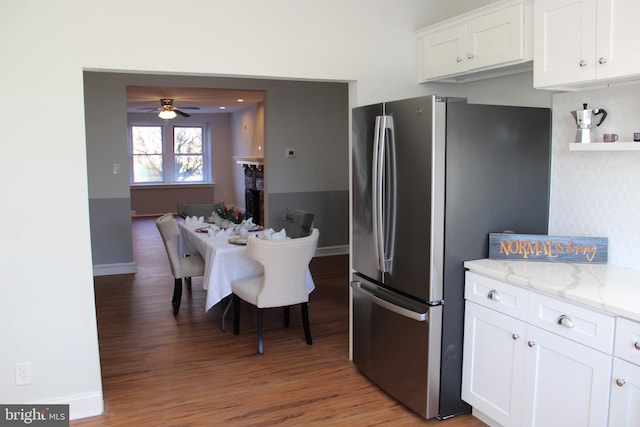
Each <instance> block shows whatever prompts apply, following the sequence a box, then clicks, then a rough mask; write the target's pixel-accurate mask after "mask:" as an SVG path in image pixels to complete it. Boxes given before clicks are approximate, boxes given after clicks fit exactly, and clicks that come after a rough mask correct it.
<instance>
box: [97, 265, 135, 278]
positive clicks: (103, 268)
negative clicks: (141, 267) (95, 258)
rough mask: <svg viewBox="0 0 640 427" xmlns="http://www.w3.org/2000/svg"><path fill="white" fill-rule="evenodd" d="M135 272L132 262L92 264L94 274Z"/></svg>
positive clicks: (109, 274) (111, 274)
mask: <svg viewBox="0 0 640 427" xmlns="http://www.w3.org/2000/svg"><path fill="white" fill-rule="evenodd" d="M135 272H136V264H135V263H133V262H120V263H115V264H94V265H93V275H94V276H113V275H115V274H132V273H135Z"/></svg>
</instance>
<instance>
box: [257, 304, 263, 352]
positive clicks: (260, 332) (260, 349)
mask: <svg viewBox="0 0 640 427" xmlns="http://www.w3.org/2000/svg"><path fill="white" fill-rule="evenodd" d="M263 313H264V309H263V308H259V309H258V354H263V353H264V348H263V346H262V315H263Z"/></svg>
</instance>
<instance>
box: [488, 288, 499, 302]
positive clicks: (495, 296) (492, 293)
mask: <svg viewBox="0 0 640 427" xmlns="http://www.w3.org/2000/svg"><path fill="white" fill-rule="evenodd" d="M487 298H489V299H490V300H491V301H496V302H498V301H500V299H501V297H500V294H499V293H498V291H496V290H495V289H491V290H490V291H489V293H488V294H487Z"/></svg>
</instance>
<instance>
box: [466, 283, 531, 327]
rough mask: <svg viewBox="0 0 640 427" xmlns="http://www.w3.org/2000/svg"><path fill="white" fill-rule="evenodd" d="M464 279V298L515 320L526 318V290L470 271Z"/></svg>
mask: <svg viewBox="0 0 640 427" xmlns="http://www.w3.org/2000/svg"><path fill="white" fill-rule="evenodd" d="M465 274H466V277H465V288H464V297H465V298H466V299H468V300H470V301H473V302H475V303H478V304H480V305H482V306H485V307H488V308H491V309H494V310H496V311H499V312H500V313H504V314H507V315H509V316H512V317H515V318H517V319H521V320H526V318H527V299H528V292H527V290H526V289H523V288H519V287H517V286H513V285H509V284H506V283H504V282H501V281H499V280H495V279H490V278H488V277H485V276H481V275H479V274H476V273H472V272H471V271H467V272H466V273H465Z"/></svg>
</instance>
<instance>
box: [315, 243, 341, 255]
mask: <svg viewBox="0 0 640 427" xmlns="http://www.w3.org/2000/svg"><path fill="white" fill-rule="evenodd" d="M348 253H349V245H338V246H323V247H321V248H317V249H316V254H315V256H331V255H346V254H348Z"/></svg>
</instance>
